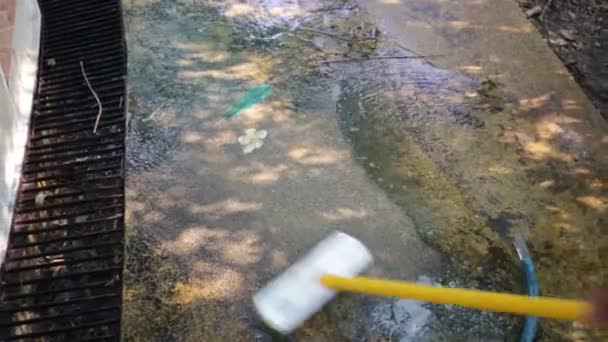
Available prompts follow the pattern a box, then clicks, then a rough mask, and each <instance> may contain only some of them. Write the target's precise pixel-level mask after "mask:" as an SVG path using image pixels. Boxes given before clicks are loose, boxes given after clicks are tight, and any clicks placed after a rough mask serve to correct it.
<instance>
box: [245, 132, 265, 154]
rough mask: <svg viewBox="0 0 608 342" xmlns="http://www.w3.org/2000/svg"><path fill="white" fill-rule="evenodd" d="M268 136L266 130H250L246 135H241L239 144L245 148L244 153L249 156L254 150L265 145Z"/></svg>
mask: <svg viewBox="0 0 608 342" xmlns="http://www.w3.org/2000/svg"><path fill="white" fill-rule="evenodd" d="M267 135H268V132H266V130H265V129H261V130H259V131H258V130H256V129H255V128H248V129H246V130H245V135H241V136H240V137H239V138H238V142H239V144H241V145H242V147H243V153H245V154H249V153H251V152H253V151H254V150H256V149H258V148H260V147H262V145H264V138H266V136H267Z"/></svg>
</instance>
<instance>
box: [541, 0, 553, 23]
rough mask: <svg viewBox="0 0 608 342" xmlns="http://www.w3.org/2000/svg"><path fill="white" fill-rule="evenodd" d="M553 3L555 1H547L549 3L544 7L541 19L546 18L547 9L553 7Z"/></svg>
mask: <svg viewBox="0 0 608 342" xmlns="http://www.w3.org/2000/svg"><path fill="white" fill-rule="evenodd" d="M552 2H553V0H547V3H546V4H545V6H543V10H542V11H541V12H540V16H539V18H540V19H542V18H543V17H544V16H545V12H547V9H548V8H549V7H550V6H551V3H552Z"/></svg>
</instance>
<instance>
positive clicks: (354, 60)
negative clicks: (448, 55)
mask: <svg viewBox="0 0 608 342" xmlns="http://www.w3.org/2000/svg"><path fill="white" fill-rule="evenodd" d="M439 56H441V55H427V56H375V57H373V56H372V57H367V58H345V59H333V60H332V59H330V60H326V61H320V62H321V63H326V64H331V63H350V62H365V61H369V60H374V59H417V58H432V57H439Z"/></svg>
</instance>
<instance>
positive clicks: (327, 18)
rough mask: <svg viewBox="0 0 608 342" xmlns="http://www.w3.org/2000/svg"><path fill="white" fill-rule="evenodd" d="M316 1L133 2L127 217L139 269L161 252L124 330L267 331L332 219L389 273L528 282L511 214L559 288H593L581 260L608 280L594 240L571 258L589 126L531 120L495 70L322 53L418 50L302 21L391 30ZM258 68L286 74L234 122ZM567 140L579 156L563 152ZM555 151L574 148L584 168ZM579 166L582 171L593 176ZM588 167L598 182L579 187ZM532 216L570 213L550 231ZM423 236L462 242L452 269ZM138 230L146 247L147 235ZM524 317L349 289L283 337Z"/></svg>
mask: <svg viewBox="0 0 608 342" xmlns="http://www.w3.org/2000/svg"><path fill="white" fill-rule="evenodd" d="M319 6H320V5H319V4H318V3H312V2H311V3H308V2H307V3H306V4H305V5H301V4H300V3H299V2H290V1H258V2H251V1H250V2H247V4H244V3H241V2H236V1H235V2H230V1H229V2H226V3H224V4H222V5H220V6H217V7H214V8H210V7H208V6H207V5H206V4H204V3H202V2H201V3H199V2H197V1H177V2H169V1H148V0H146V1H144V0H132V1H131V2H130V3H129V5H128V6H126V7H127V11H126V13H127V23H128V27H129V39H128V41H129V51H130V56H129V57H130V58H129V63H130V65H129V73H130V80H129V84H130V87H131V89H130V91H131V94H132V99H131V106H130V111H131V116H132V118H131V125H130V131H129V132H130V135H129V144H128V146H129V156H130V157H129V161H130V166H131V170H130V174H129V179H128V184H127V195H128V203H127V210H128V222H129V232H128V235H129V240H130V246H136V245H137V241H139V240H142V239H143V240H146V241H148V240H150V241H155V242H154V243H152V244H148V245H150V250H151V251H152V252H149V253H147V254H152V255H154V256H155V257H154V258H148V259H150V260H152V259H153V261H150V260H148V259H146V258H139V257H137V256H134V258H135V259H134V260H132V263H130V264H128V265H127V272H129V270H131V269H134V270H135V271H137V265H138V263H152V264H154V265H158V266H159V267H151V268H150V269H146V270H144V271H141V272H139V273H137V272H135V273H134V274H140V273H144V274H146V275H147V276H146V277H138V278H143V279H145V281H144V282H143V283H140V282H138V281H136V280H135V278H131V280H128V279H127V282H126V287H127V288H126V293H131V294H132V295H131V296H127V299H126V301H127V302H126V305H127V306H130V307H131V308H132V310H127V312H126V313H125V325H126V326H127V327H130V328H127V329H126V334H127V335H126V337H127V339H135V340H139V339H141V340H144V339H146V340H159V339H160V340H166V339H168V340H171V339H175V340H185V341H187V340H193V341H194V340H213V339H214V338H218V336H221V337H222V338H224V339H226V340H231V341H240V340H251V339H262V340H264V338H266V339H272V337H268V336H266V335H267V334H266V333H264V332H263V330H264V329H263V328H261V327H260V323H259V322H258V321H257V318H256V316H255V313H254V310H253V308H252V305H251V302H250V297H251V295H252V294H253V293H254V292H255V290H256V289H257V288H259V287H260V286H262V285H263V284H264V283H265V282H266V281H268V280H269V279H270V278H272V276H273V275H275V274H277V273H278V272H280V271H281V270H282V269H284V268H285V267H286V266H287V265H288V264H289V263H291V262H293V260H294V259H295V258H296V257H297V256H298V255H301V254H302V253H303V252H304V251H306V250H307V249H308V248H310V247H311V246H312V245H314V244H315V243H316V242H317V241H319V240H320V239H321V238H322V237H323V236H325V235H326V234H327V233H328V232H330V231H332V230H335V229H340V230H344V231H346V232H348V233H351V234H353V235H355V236H357V237H358V238H360V239H362V240H363V241H364V242H365V243H366V244H367V245H368V246H369V247H370V248H371V249H372V250H373V251H374V254H375V255H376V258H377V262H376V266H375V267H374V268H373V269H372V270H371V274H372V275H377V276H388V277H394V278H401V279H416V278H417V277H418V276H420V275H421V274H430V275H431V277H433V278H435V279H441V281H438V282H439V283H442V284H443V285H444V286H446V285H447V286H449V285H450V282H455V283H452V285H455V284H456V285H459V286H465V287H476V288H485V289H491V290H504V291H511V292H517V291H521V289H520V288H519V285H518V284H519V280H518V279H517V275H518V274H519V270H518V266H517V261H516V258H515V254H514V253H513V252H512V251H511V249H512V248H511V246H510V241H509V237H508V234H505V231H508V230H509V229H516V228H521V227H532V228H531V229H530V230H531V242H532V246H531V250H532V253H533V255H534V256H535V257H538V260H537V261H538V266H539V267H538V269H539V278H540V279H541V287H542V288H543V289H545V290H546V291H547V292H546V293H550V294H555V295H560V294H561V295H572V293H573V292H572V289H573V287H576V286H579V287H580V285H577V284H579V283H578V281H577V280H575V279H574V278H576V277H582V278H584V283H585V284H595V283H597V284H599V283H600V282H601V279H605V277H602V275H598V274H596V272H595V271H594V272H585V271H584V270H585V269H587V270H591V269H595V270H602V272H603V270H606V269H608V268H606V267H603V266H602V265H603V262H602V261H600V260H598V259H597V258H595V257H594V256H593V255H590V254H586V255H585V256H582V259H580V260H579V261H580V262H581V263H583V264H584V265H586V266H585V267H586V268H583V269H582V272H579V273H577V272H578V270H576V269H574V268H573V267H571V266H568V265H567V263H568V262H569V261H568V260H569V259H567V258H564V256H563V254H564V253H565V252H568V253H570V254H568V255H572V254H571V252H572V251H578V249H577V248H582V247H575V246H589V245H590V244H591V241H593V239H594V238H593V236H596V235H597V234H596V233H598V232H595V231H593V232H591V234H590V236H585V237H581V233H580V231H576V229H575V227H576V226H580V227H590V226H594V225H595V226H598V224H597V222H600V221H597V220H601V219H602V217H604V216H605V215H604V213H605V211H602V210H601V208H602V206H603V205H604V202H602V201H603V199H602V198H603V197H602V196H603V195H602V194H603V193H605V183H604V181H603V180H602V177H601V172H600V171H601V167H600V168H598V167H597V166H596V164H595V163H594V161H593V158H591V157H590V154H589V153H588V151H587V149H586V147H585V144H584V140H582V138H581V136H580V135H579V134H578V133H576V132H573V131H570V133H568V134H563V135H560V136H559V138H555V136H554V135H552V134H553V133H554V132H557V131H559V130H560V129H562V128H561V127H564V125H563V124H562V123H561V122H557V121H555V122H554V121H551V122H546V125H544V126H543V125H542V122H541V123H540V124H539V126H537V128H538V130H537V131H536V132H532V133H531V134H530V130H529V127H530V126H529V125H527V126H525V127H524V128H525V129H520V128H521V127H520V126H519V125H520V123H521V122H520V121H517V119H515V118H513V116H511V115H510V114H511V112H510V111H515V110H517V109H520V110H521V107H522V106H528V105H529V106H534V105H535V103H536V102H535V101H536V100H530V101H529V102H526V103H521V102H518V101H516V100H515V99H513V98H511V96H510V95H509V94H507V92H506V91H504V92H503V90H502V89H501V85H500V83H498V82H497V81H492V80H476V79H473V78H470V77H467V76H464V75H463V74H460V73H455V72H452V71H446V70H443V69H441V68H438V67H436V66H433V65H431V64H429V63H427V62H424V61H422V60H418V59H409V60H403V59H401V60H397V59H395V60H391V59H387V60H376V61H366V62H364V63H350V62H349V63H335V64H333V63H325V62H324V61H326V60H335V59H336V58H339V59H342V58H344V59H348V58H353V57H355V59H357V58H358V59H361V58H363V57H365V56H368V55H369V54H375V55H384V56H386V55H390V54H393V55H394V54H396V53H397V52H399V53H404V51H403V49H396V48H395V46H394V44H389V38H390V37H386V38H384V37H383V39H386V42H385V44H373V46H371V47H370V46H369V45H366V46H358V45H357V44H349V43H347V42H345V41H343V40H341V39H336V38H335V37H333V38H332V37H328V36H327V35H326V34H322V33H314V32H312V31H308V32H307V33H304V32H296V31H295V30H293V27H294V26H295V25H296V24H297V25H306V26H310V27H318V28H319V29H318V30H319V31H322V32H325V33H327V32H334V33H335V34H336V35H337V36H338V37H339V38H344V37H353V36H356V35H361V36H363V37H368V38H369V36H370V35H371V36H374V35H376V34H377V33H374V32H376V31H377V29H376V27H375V26H374V24H373V23H371V21H370V20H369V18H367V17H366V14H365V13H363V12H361V11H356V10H350V11H349V10H338V11H331V13H332V14H328V13H321V14H319V12H318V11H317V10H318V9H319ZM329 6H336V4H334V3H332V4H330V5H329ZM345 6H346V7H348V8H352V7H353V5H352V4H345ZM218 11H220V12H218ZM421 11H422V12H426V11H427V9H422V10H421ZM357 32H363V33H357ZM365 35H367V36H365ZM362 41H363V42H366V41H369V39H367V40H366V39H362ZM382 42H384V40H383V41H382ZM320 50H321V51H320ZM336 53H338V54H336ZM262 84H270V85H272V87H273V93H272V95H271V96H268V97H267V98H264V99H263V101H261V102H260V103H258V104H256V105H255V106H253V107H251V108H248V109H247V110H245V111H244V112H243V113H242V114H239V115H238V116H236V117H234V118H233V119H229V120H224V121H221V120H220V119H221V117H222V114H223V113H225V112H226V111H227V110H228V109H229V108H230V104H231V103H233V102H234V101H236V100H238V99H239V98H240V97H241V96H243V94H246V92H247V91H248V90H250V89H252V88H254V87H256V86H260V85H262ZM538 101H542V99H540V100H538ZM562 119H563V118H562ZM556 120H557V119H556ZM556 122H557V123H556ZM556 125H557V127H556ZM249 128H255V129H256V130H258V131H259V130H266V131H267V132H268V136H267V137H266V138H265V139H264V144H263V146H261V147H260V148H259V149H256V150H255V151H253V152H252V153H250V154H247V155H244V154H243V151H242V148H241V146H240V144H239V143H238V137H239V136H241V135H242V134H243V132H244V131H245V130H246V129H249ZM524 132H526V133H524ZM543 137H545V138H543ZM554 138H555V139H554ZM543 139H544V140H543ZM554 142H556V143H559V144H562V145H564V146H565V149H566V152H568V153H567V155H564V154H559V153H558V152H556V151H553V150H551V148H552V145H551V144H553V143H554ZM544 155H551V156H552V157H555V158H556V159H555V160H551V161H550V162H549V163H547V165H543V164H544V163H545V162H546V160H545V159H542V158H540V159H538V158H537V159H535V158H536V157H538V156H544ZM572 156H574V157H572ZM561 157H563V158H565V159H568V158H570V159H573V158H577V160H579V161H578V163H579V164H578V165H579V166H578V167H577V166H572V165H573V164H572V163H569V159H568V161H565V162H563V163H561V162H558V160H559V158H561ZM600 165H601V164H600ZM577 170H578V171H577ZM570 172H580V173H581V174H585V175H586V176H585V178H584V179H585V181H582V180H581V178H578V177H575V176H572V174H569V173H570ZM568 174H569V176H566V175H568ZM586 181H593V182H595V183H587V184H586V185H584V187H582V188H580V187H579V188H578V189H577V188H576V187H577V186H579V185H582V184H583V183H584V182H586ZM543 184H544V185H543ZM592 184H595V186H596V188H597V189H595V190H594V189H592ZM564 189H569V190H567V191H566V190H564ZM598 189H599V190H598ZM594 206H595V207H596V208H599V209H597V210H594V209H593V207H594ZM594 222H595V223H594ZM601 222H605V221H601ZM536 226H539V227H546V226H548V227H555V228H556V229H553V230H546V229H545V230H541V232H540V233H538V232H537V231H536V230H534V229H533V228H534V227H536ZM598 231H599V230H598ZM418 234H420V236H422V237H423V238H424V240H425V241H427V242H428V243H430V244H431V245H433V246H434V247H436V248H437V249H438V250H440V251H441V252H443V253H445V254H447V255H448V257H449V258H450V259H451V261H450V265H451V268H450V272H452V273H446V272H445V263H443V262H442V260H441V258H440V256H439V255H438V254H437V253H436V252H434V251H433V250H432V249H430V248H429V247H428V246H427V245H425V244H424V243H423V242H421V240H420V238H419V235H418ZM594 234H595V235H594ZM573 242H575V244H573ZM594 246H595V247H597V244H595V245H594ZM595 247H594V248H595ZM129 248H130V249H131V251H129V250H127V253H128V254H130V255H131V256H133V255H134V253H136V252H137V248H136V247H129ZM594 250H596V249H594ZM133 251H135V252H133ZM156 256H160V257H156ZM163 256H164V257H163ZM556 262H557V264H556ZM160 265H164V266H165V267H160ZM166 265H171V266H170V268H174V269H177V270H179V272H177V273H173V272H168V271H167V269H166ZM577 265H580V264H577ZM156 268H158V269H156ZM555 269H562V270H570V271H573V270H575V271H576V272H571V273H569V274H564V273H563V272H554V270H555ZM600 273H601V272H600ZM563 279H566V281H563ZM148 282H155V283H159V284H163V285H165V286H166V289H167V290H166V291H165V290H163V291H160V290H155V289H153V287H150V285H149V284H147V283H148ZM142 289H143V290H142ZM579 290H580V288H579ZM146 311H150V312H157V311H158V312H161V311H163V312H162V313H160V314H159V315H158V317H159V319H160V320H161V321H162V322H158V321H155V320H151V321H150V322H149V323H150V325H149V326H147V325H145V324H146V323H145V322H142V319H140V318H141V317H148V316H146V315H140V313H142V312H146ZM165 311H166V312H165ZM144 321H145V320H144ZM177 322H179V323H177ZM513 324H514V321H513V320H512V319H510V318H507V317H505V316H503V315H497V314H492V313H479V312H472V311H468V310H464V309H455V308H451V307H446V306H438V307H436V306H426V305H418V304H416V303H411V302H404V301H397V300H394V299H372V298H364V297H361V296H350V295H348V296H347V295H345V296H340V297H339V298H338V299H337V300H336V301H334V302H333V303H331V304H330V305H329V306H328V307H327V308H326V309H324V310H323V312H321V313H320V314H319V315H316V316H315V317H314V318H313V319H312V320H311V321H310V322H308V323H306V324H305V325H304V326H303V327H302V329H300V330H298V331H297V332H296V333H295V335H294V336H292V337H288V339H289V338H293V339H298V340H306V341H327V340H369V341H384V340H392V339H393V338H394V339H396V340H404V341H407V340H411V339H415V340H421V341H436V340H466V339H467V338H468V337H469V336H483V337H484V338H486V340H492V339H495V340H510V339H513V338H514V337H513V336H511V334H515V333H516V332H517V329H514V328H513ZM157 326H158V327H157ZM136 327H137V329H135V328H136ZM551 328H553V327H551ZM275 339H276V337H275Z"/></svg>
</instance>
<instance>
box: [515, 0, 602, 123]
mask: <svg viewBox="0 0 608 342" xmlns="http://www.w3.org/2000/svg"><path fill="white" fill-rule="evenodd" d="M517 2H518V3H519V5H520V7H522V9H523V10H524V12H525V14H526V16H527V17H528V18H530V20H531V21H532V23H533V24H534V26H536V28H537V29H538V30H539V32H540V33H541V34H542V35H543V36H544V37H545V38H546V39H547V42H548V44H549V46H550V47H551V48H552V49H553V50H554V51H555V53H556V54H557V56H558V57H559V58H560V59H561V60H562V61H563V62H564V64H565V65H566V67H567V68H568V70H569V71H570V73H571V74H572V76H574V78H575V79H576V80H577V82H578V83H579V84H580V86H581V87H582V88H583V90H584V91H585V93H586V94H587V96H589V98H590V100H591V102H593V104H594V105H595V106H596V108H597V109H598V110H599V111H600V112H601V113H602V115H603V116H604V117H605V118H607V119H608V53H607V52H606V46H605V44H607V43H606V42H608V31H607V30H606V25H608V2H607V1H604V0H588V1H578V0H560V1H552V0H517Z"/></svg>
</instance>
